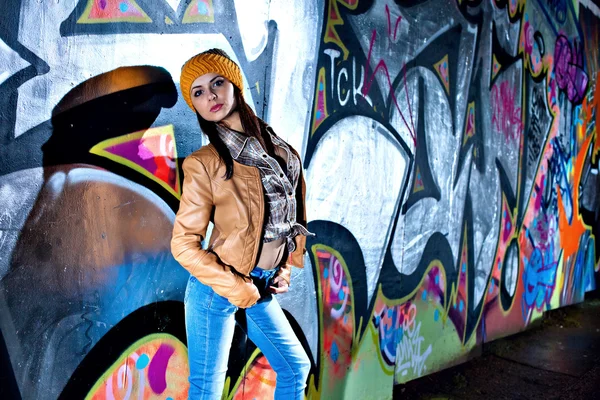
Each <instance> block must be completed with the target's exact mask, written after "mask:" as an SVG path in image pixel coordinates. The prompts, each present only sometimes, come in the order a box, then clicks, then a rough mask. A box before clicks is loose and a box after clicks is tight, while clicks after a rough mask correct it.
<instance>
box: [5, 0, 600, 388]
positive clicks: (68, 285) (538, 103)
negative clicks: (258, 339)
mask: <svg viewBox="0 0 600 400" xmlns="http://www.w3.org/2000/svg"><path fill="white" fill-rule="evenodd" d="M0 12H1V13H2V15H4V19H3V21H2V22H1V23H0V52H1V53H2V57H1V58H0V93H1V96H0V141H1V144H0V156H1V157H0V199H1V202H0V332H1V335H0V365H1V366H2V367H3V368H2V371H6V372H3V376H1V377H0V378H2V382H3V385H2V389H0V392H2V394H7V395H8V396H13V397H17V398H18V397H19V396H20V397H21V398H24V399H48V398H112V399H128V398H132V397H134V398H147V399H150V398H160V399H182V398H186V397H187V371H188V370H187V351H186V338H185V329H184V325H183V304H182V300H183V293H184V288H185V284H186V281H187V276H186V272H185V270H183V268H181V267H180V266H179V265H178V264H177V263H176V262H175V260H174V259H173V258H172V256H171V254H170V252H169V241H170V234H171V227H172V222H173V218H174V212H175V211H176V210H177V207H178V199H179V196H180V194H181V181H182V176H181V169H180V168H181V161H182V160H183V158H184V157H185V156H187V155H188V154H189V153H191V152H192V151H193V150H195V149H196V148H198V147H199V146H201V145H202V144H203V143H204V141H205V139H203V138H202V136H201V135H200V132H199V130H198V127H197V123H195V122H194V117H193V115H192V114H191V113H190V111H189V110H188V109H187V107H186V105H185V104H184V103H183V101H181V100H179V101H178V93H177V90H178V89H177V87H178V85H177V80H178V76H179V68H180V66H181V65H182V64H183V62H184V61H185V60H186V59H187V58H188V57H189V56H191V55H192V54H195V53H197V52H198V51H201V50H203V49H207V48H210V47H221V48H224V49H225V50H226V51H228V52H229V53H230V54H231V55H232V57H233V58H234V59H235V60H237V61H238V62H239V63H240V65H241V67H242V69H243V71H244V74H245V75H244V79H245V85H246V90H245V96H246V98H247V99H251V101H252V105H253V107H254V108H255V110H256V112H257V114H258V115H259V116H261V117H263V118H264V119H266V120H267V121H268V122H269V123H270V124H271V125H272V126H273V127H274V128H275V129H276V131H277V132H278V133H279V134H280V135H282V136H283V137H284V138H286V139H287V140H288V141H289V142H290V143H292V145H294V146H295V147H296V148H298V149H302V154H303V155H304V167H305V169H306V179H307V184H308V198H307V205H308V210H307V211H308V214H309V221H310V222H309V229H310V230H311V231H313V232H315V233H317V236H316V237H314V238H309V240H308V250H309V251H308V253H307V255H306V265H307V268H305V269H304V270H294V272H293V277H292V279H293V285H292V287H291V290H290V292H289V293H286V294H284V295H281V296H280V302H281V304H282V305H283V308H284V309H285V311H286V315H287V317H288V318H289V320H290V321H291V323H292V326H293V327H294V329H295V331H296V332H297V334H298V336H299V338H300V340H301V342H302V343H303V345H304V346H305V348H306V350H307V352H308V354H309V356H310V358H311V359H312V362H313V366H312V370H311V375H310V378H309V382H308V383H309V384H308V388H307V393H306V394H307V397H308V398H311V399H318V398H321V399H344V398H345V399H354V398H367V397H369V398H391V393H392V386H393V384H394V383H403V382H406V381H409V380H411V379H415V378H417V377H420V376H423V375H426V374H430V373H432V372H435V371H438V370H440V369H443V368H447V367H449V366H451V365H454V364H457V363H460V362H463V361H464V360H466V359H468V358H469V357H472V356H473V355H475V354H477V352H478V351H479V349H480V348H481V345H482V344H483V343H484V342H487V341H490V340H493V339H496V338H499V337H502V336H506V335H510V334H513V333H516V332H518V331H521V330H523V329H526V328H527V326H528V325H529V324H531V322H532V321H534V320H535V319H537V318H540V316H541V315H542V314H543V312H544V311H546V310H549V309H552V308H557V307H561V306H565V305H568V304H572V303H575V302H578V301H581V300H582V299H583V295H584V293H585V292H586V291H589V290H593V289H595V287H596V284H597V282H598V274H599V269H600V262H599V256H600V243H599V242H598V241H597V240H596V237H597V236H598V234H599V232H600V178H599V174H598V164H599V159H600V140H599V138H598V129H597V125H596V122H597V118H598V117H597V116H598V115H600V85H598V80H599V78H600V65H599V63H600V54H599V50H598V49H599V48H600V8H599V7H598V3H597V2H595V1H593V0H585V1H583V0H580V1H579V2H578V1H569V0H565V1H545V0H527V1H525V0H455V1H447V0H402V1H401V0H396V1H392V0H370V1H365V0H322V1H318V0H311V1H305V2H296V3H293V4H292V3H290V2H287V1H285V0H270V1H267V0H264V1H256V2H251V3H250V2H246V1H243V0H233V1H232V0H222V1H221V0H160V1H155V0H153V1H149V0H105V1H104V0H62V1H60V2H58V1H56V2H48V3H47V4H46V3H40V2H39V1H36V0H9V1H5V2H2V3H0ZM274 377H275V375H274V372H273V371H272V370H271V368H270V367H269V364H268V362H267V360H266V359H265V358H264V356H262V354H261V353H260V350H259V349H257V348H256V347H255V346H254V345H253V344H252V343H251V342H250V341H247V340H246V337H245V335H244V334H243V332H242V331H241V330H239V329H238V330H237V331H236V334H235V338H234V344H233V347H232V351H231V354H230V358H229V371H228V378H227V381H226V387H225V393H224V394H225V398H228V399H244V398H247V399H251V398H271V397H272V394H273V390H274V385H275V378H274ZM5 382H6V384H4V383H5Z"/></svg>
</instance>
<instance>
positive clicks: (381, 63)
mask: <svg viewBox="0 0 600 400" xmlns="http://www.w3.org/2000/svg"><path fill="white" fill-rule="evenodd" d="M376 38H377V31H376V30H373V34H372V35H371V42H370V44H369V55H368V56H367V65H366V66H365V70H367V71H368V70H369V66H370V65H371V56H372V54H373V44H374V43H375V39H376ZM380 69H381V70H382V71H383V73H384V74H385V78H386V80H387V83H388V86H389V87H390V96H391V97H392V101H393V102H394V105H395V106H396V110H398V114H400V117H401V118H402V122H404V125H405V126H406V128H407V129H408V132H409V133H410V136H411V138H412V139H413V143H414V145H415V146H416V145H417V136H416V134H415V129H414V124H412V125H413V126H412V127H411V126H410V125H409V124H408V122H407V121H406V118H405V117H404V114H403V113H402V110H401V109H400V105H399V104H398V99H397V98H396V94H395V93H394V87H393V86H392V79H391V78H390V72H389V71H388V68H387V65H386V63H385V61H384V60H383V59H381V60H379V62H378V63H377V65H376V66H375V68H374V69H373V72H372V73H371V74H365V83H364V86H363V96H366V95H367V94H368V93H369V89H371V85H372V84H373V81H374V80H375V75H377V72H378V71H379V70H380ZM402 69H404V70H405V71H404V88H405V90H406V98H407V102H408V89H407V88H406V68H405V67H403V68H402ZM408 105H409V112H410V114H411V116H410V118H411V121H412V111H411V110H410V102H408Z"/></svg>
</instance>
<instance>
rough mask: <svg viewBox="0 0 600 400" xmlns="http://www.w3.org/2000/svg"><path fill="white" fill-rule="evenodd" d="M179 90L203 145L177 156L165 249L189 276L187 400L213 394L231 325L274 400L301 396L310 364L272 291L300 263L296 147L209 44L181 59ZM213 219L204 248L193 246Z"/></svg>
mask: <svg viewBox="0 0 600 400" xmlns="http://www.w3.org/2000/svg"><path fill="white" fill-rule="evenodd" d="M180 85H181V93H182V94H183V98H184V99H185V101H186V103H187V104H188V105H189V106H190V108H191V109H192V110H193V111H195V112H196V114H197V117H198V121H199V123H200V128H201V129H202V131H203V132H204V134H206V135H207V136H208V139H209V142H210V144H208V145H206V146H203V147H202V148H200V149H199V150H197V151H195V152H194V153H192V154H191V155H190V156H188V157H187V158H186V159H185V160H184V162H183V172H184V181H183V195H182V196H181V203H180V206H179V211H178V212H177V216H176V217H175V226H174V228H173V238H172V241H171V249H172V252H173V255H174V257H175V259H176V260H177V261H178V262H179V263H180V264H181V265H182V266H183V267H184V268H186V269H187V270H188V271H189V272H190V274H191V276H190V279H189V282H188V285H187V289H186V292H185V300H184V304H185V319H186V330H187V340H188V351H189V363H190V378H189V380H190V392H189V398H190V399H194V400H196V399H220V398H221V394H222V392H223V385H224V381H225V373H226V371H227V360H228V357H229V350H230V347H231V341H232V338H233V331H234V326H235V319H234V313H235V312H236V311H237V310H238V308H243V309H245V313H246V321H247V327H246V333H247V334H248V337H249V338H250V340H252V341H253V342H254V343H255V344H256V345H257V346H258V348H259V349H260V350H261V351H262V352H263V354H264V355H265V356H266V357H267V360H268V361H269V363H270V364H271V367H272V368H273V370H274V371H275V372H276V373H277V385H276V389H275V399H286V400H288V399H303V398H304V388H305V386H306V379H307V376H308V372H309V370H310V361H309V359H308V357H307V355H306V352H305V351H304V349H303V348H302V345H301V344H300V342H299V340H298V338H297V337H296V335H295V333H294V331H293V330H292V328H291V326H290V324H289V322H288V320H287V319H286V317H285V315H284V314H283V311H282V310H281V307H280V306H279V303H278V302H277V299H276V298H275V297H273V296H272V294H277V293H284V292H287V291H288V285H289V282H290V271H291V266H292V265H294V266H296V267H299V268H302V267H303V253H304V252H305V248H304V247H305V242H306V236H307V235H311V233H309V232H308V230H307V229H306V212H305V208H304V201H305V190H306V189H305V184H304V179H303V177H302V164H301V162H300V156H299V155H298V153H297V152H296V151H295V150H294V149H293V148H292V147H291V146H290V145H289V144H287V143H286V142H285V141H283V140H282V139H281V138H279V137H278V136H277V135H275V133H274V132H273V130H272V129H271V128H270V127H269V126H267V125H266V124H265V123H264V122H263V121H262V120H260V119H259V118H258V117H257V116H256V115H255V114H254V113H253V112H252V110H251V109H250V107H249V106H248V105H247V104H246V102H245V101H244V97H243V93H242V88H243V83H242V75H241V71H240V68H239V66H238V65H237V64H236V63H235V62H233V61H232V60H231V59H230V58H229V57H228V56H227V54H226V53H225V52H223V51H222V50H219V49H212V50H208V51H206V52H203V53H200V54H198V55H196V56H194V57H192V58H191V59H190V60H188V61H187V62H186V63H185V64H184V65H183V68H182V70H181V79H180ZM209 221H210V222H212V223H213V224H214V227H213V231H212V234H211V236H210V240H209V243H208V248H207V249H206V250H203V249H202V247H201V242H202V241H203V240H204V238H205V237H206V229H207V227H208V223H209Z"/></svg>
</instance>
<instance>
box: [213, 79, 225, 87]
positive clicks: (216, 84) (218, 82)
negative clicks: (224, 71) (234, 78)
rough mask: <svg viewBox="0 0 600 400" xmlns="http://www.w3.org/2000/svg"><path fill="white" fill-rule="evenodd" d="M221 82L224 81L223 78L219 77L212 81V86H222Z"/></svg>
mask: <svg viewBox="0 0 600 400" xmlns="http://www.w3.org/2000/svg"><path fill="white" fill-rule="evenodd" d="M223 83H225V81H224V80H223V79H219V80H218V81H215V83H213V86H223Z"/></svg>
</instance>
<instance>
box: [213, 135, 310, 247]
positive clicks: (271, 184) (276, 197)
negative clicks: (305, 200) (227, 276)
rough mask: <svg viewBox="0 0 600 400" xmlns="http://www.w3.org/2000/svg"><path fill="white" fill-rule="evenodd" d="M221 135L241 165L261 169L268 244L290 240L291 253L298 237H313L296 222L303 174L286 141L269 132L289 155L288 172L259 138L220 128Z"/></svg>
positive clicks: (265, 229) (288, 243)
mask: <svg viewBox="0 0 600 400" xmlns="http://www.w3.org/2000/svg"><path fill="white" fill-rule="evenodd" d="M217 131H218V132H219V136H220V137H221V139H222V140H223V142H224V143H225V145H226V146H227V149H228V150H229V153H230V154H231V157H232V158H233V159H234V160H236V161H237V162H239V163H241V164H244V165H248V166H253V167H257V168H258V170H259V172H260V178H261V181H262V185H263V189H264V197H265V226H264V236H263V241H264V242H272V241H274V240H277V239H281V238H286V239H287V248H288V251H289V252H290V253H291V252H293V251H294V250H295V249H296V244H295V242H294V240H293V239H294V237H296V236H297V235H304V236H313V235H314V234H312V233H310V232H309V231H308V230H307V229H306V228H305V227H304V226H302V225H300V224H299V223H297V222H296V197H295V195H294V194H295V193H296V186H297V185H298V177H299V175H300V168H302V166H301V165H300V160H299V159H298V157H296V156H295V155H294V153H292V152H291V151H290V149H289V147H288V145H287V143H285V142H284V141H283V140H281V139H280V138H279V137H277V136H276V135H274V134H272V132H270V129H269V130H268V132H269V134H270V135H271V140H272V141H273V145H275V146H277V147H280V148H281V149H283V150H284V151H285V152H286V153H287V164H286V165H284V167H285V170H284V169H283V168H282V167H281V165H279V163H278V162H277V160H275V158H273V157H271V156H270V155H268V154H267V152H266V151H265V150H264V149H263V147H262V145H261V144H260V142H259V141H258V139H256V138H254V137H247V136H244V135H243V134H241V133H239V132H236V131H234V130H231V129H227V128H225V127H222V126H220V125H217Z"/></svg>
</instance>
